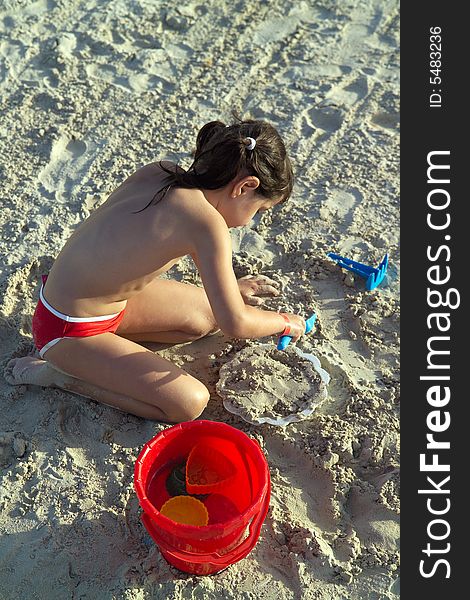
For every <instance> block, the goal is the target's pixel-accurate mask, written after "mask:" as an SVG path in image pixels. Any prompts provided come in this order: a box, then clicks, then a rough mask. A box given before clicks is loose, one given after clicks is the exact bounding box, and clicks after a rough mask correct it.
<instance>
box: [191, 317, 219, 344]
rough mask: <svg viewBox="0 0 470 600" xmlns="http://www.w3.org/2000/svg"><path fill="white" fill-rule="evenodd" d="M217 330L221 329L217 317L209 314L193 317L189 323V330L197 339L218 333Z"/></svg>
mask: <svg viewBox="0 0 470 600" xmlns="http://www.w3.org/2000/svg"><path fill="white" fill-rule="evenodd" d="M217 331H219V326H218V325H217V323H216V321H215V319H214V318H213V317H212V316H209V315H200V316H199V317H196V318H193V319H191V321H190V322H189V323H188V331H187V332H188V333H189V335H190V336H191V337H192V338H193V339H195V340H198V339H200V338H202V337H205V336H206V335H211V334H213V333H216V332H217Z"/></svg>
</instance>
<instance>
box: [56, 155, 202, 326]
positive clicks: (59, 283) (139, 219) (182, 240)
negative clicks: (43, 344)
mask: <svg viewBox="0 0 470 600" xmlns="http://www.w3.org/2000/svg"><path fill="white" fill-rule="evenodd" d="M165 162H166V163H167V164H166V165H165V166H168V164H169V163H168V162H167V161H165ZM170 164H171V163H170ZM165 175H166V173H165V172H163V170H162V169H161V168H160V167H159V165H158V163H151V164H149V165H146V166H144V167H142V168H141V169H139V170H138V171H136V172H135V173H133V174H132V175H131V176H130V177H128V178H127V179H126V180H125V181H124V183H122V184H121V185H120V186H119V187H118V188H117V189H116V190H115V191H114V192H113V193H112V194H111V195H110V196H109V197H108V199H107V200H106V201H105V202H104V203H103V204H102V205H101V206H100V207H99V208H98V209H97V210H96V211H95V212H94V213H93V214H92V215H90V217H88V218H87V219H86V220H85V221H84V222H83V223H82V224H81V225H80V226H79V227H78V229H77V230H76V231H75V232H74V233H73V235H72V236H71V237H70V238H69V240H68V241H67V243H66V244H65V246H64V247H63V249H62V250H61V252H60V254H59V255H58V256H57V258H56V260H55V262H54V265H53V267H52V269H51V271H50V273H49V277H48V280H47V284H46V287H45V294H46V296H47V299H48V301H49V302H50V303H51V304H52V305H53V306H54V307H55V308H56V309H57V310H59V311H61V312H63V313H65V314H69V315H74V316H77V317H81V316H83V317H88V316H99V315H106V314H111V313H117V312H119V311H121V310H122V309H123V308H125V306H126V301H127V300H128V299H129V298H131V297H132V296H134V295H135V294H137V293H139V292H140V291H142V289H143V288H144V287H145V286H146V285H147V284H149V283H150V282H151V281H153V280H154V279H155V278H156V277H157V276H158V275H160V274H161V273H163V272H165V271H166V270H168V269H169V268H170V267H171V266H172V265H173V264H174V263H175V262H176V261H177V260H178V259H179V258H181V257H182V256H184V255H186V254H188V253H190V251H191V243H190V241H189V240H188V236H187V235H186V229H187V225H188V218H190V216H189V215H187V214H186V215H184V217H185V218H183V219H182V217H183V214H182V213H184V212H185V206H184V204H185V203H184V202H181V201H180V202H178V199H179V198H181V192H182V190H178V189H170V190H169V192H168V193H167V195H166V197H165V200H164V201H163V202H160V203H159V205H158V206H156V207H151V208H150V209H147V210H145V211H143V212H137V213H136V211H138V210H140V209H141V208H143V207H144V206H146V204H147V203H148V201H149V199H150V198H152V196H153V195H154V193H155V191H156V190H158V189H159V188H160V187H161V185H162V180H163V178H164V176H165ZM183 194H184V195H185V196H186V197H187V196H188V195H189V194H191V195H192V196H194V202H196V203H197V199H198V196H201V198H200V200H201V202H204V199H203V197H202V193H201V192H200V191H199V190H184V192H183ZM204 204H206V205H207V202H204ZM133 213H136V214H133ZM182 223H183V224H184V225H186V226H184V230H185V231H184V232H183V231H182Z"/></svg>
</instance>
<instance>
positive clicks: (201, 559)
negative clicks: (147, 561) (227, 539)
mask: <svg viewBox="0 0 470 600" xmlns="http://www.w3.org/2000/svg"><path fill="white" fill-rule="evenodd" d="M269 497H270V494H269V491H268V493H267V495H266V498H265V502H264V506H263V508H262V509H261V510H260V512H259V514H258V515H257V516H255V517H254V518H253V519H252V521H251V523H250V534H249V535H248V537H247V538H246V539H245V540H243V542H242V543H241V544H240V545H239V546H238V547H237V548H235V549H234V550H236V551H237V553H236V555H235V556H233V555H231V557H230V564H233V563H236V562H238V561H239V560H241V559H242V558H245V556H247V554H249V553H250V552H251V551H252V550H253V548H254V547H255V546H256V542H257V541H258V537H259V534H260V532H261V526H262V525H263V521H264V519H265V517H266V514H267V512H268V507H269ZM142 521H143V522H144V525H145V526H146V528H147V531H149V533H150V535H151V536H152V538H153V539H154V541H155V542H156V544H157V545H158V546H160V542H159V540H158V536H157V535H155V534H156V531H155V528H154V527H153V526H152V520H151V518H150V517H149V516H148V515H147V514H146V513H142ZM162 546H163V547H164V549H165V552H168V553H169V554H172V555H173V556H174V557H175V558H179V559H180V560H184V561H188V560H190V561H191V562H193V563H208V562H210V563H212V564H214V565H218V566H221V567H227V566H228V565H227V556H228V555H229V554H231V553H232V552H233V550H232V551H230V553H227V554H224V555H223V556H221V555H220V554H217V553H216V552H214V553H209V554H200V553H197V554H195V553H193V552H186V551H184V552H182V551H181V550H180V549H179V548H176V547H175V546H172V545H171V544H169V543H168V542H167V541H166V540H165V541H164V542H163V543H162Z"/></svg>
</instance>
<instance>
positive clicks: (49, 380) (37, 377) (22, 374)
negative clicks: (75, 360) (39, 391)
mask: <svg viewBox="0 0 470 600" xmlns="http://www.w3.org/2000/svg"><path fill="white" fill-rule="evenodd" d="M57 375H58V373H57V371H56V370H55V369H53V368H51V367H50V366H49V365H48V363H47V361H45V360H41V359H40V358H36V357H34V356H23V357H21V358H13V359H12V360H10V361H9V362H8V363H7V365H6V367H5V371H4V376H5V379H6V380H7V381H8V383H10V384H11V385H29V384H31V385H41V386H43V387H51V386H54V385H55V384H56V376H57Z"/></svg>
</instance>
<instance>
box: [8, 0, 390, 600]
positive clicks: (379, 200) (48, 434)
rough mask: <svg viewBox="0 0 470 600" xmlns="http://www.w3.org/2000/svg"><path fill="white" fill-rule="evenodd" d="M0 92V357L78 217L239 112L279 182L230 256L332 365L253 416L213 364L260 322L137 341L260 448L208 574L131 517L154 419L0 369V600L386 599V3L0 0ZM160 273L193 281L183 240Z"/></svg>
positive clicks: (13, 350)
mask: <svg viewBox="0 0 470 600" xmlns="http://www.w3.org/2000/svg"><path fill="white" fill-rule="evenodd" d="M0 100H1V103H0V106H1V120H0V128H1V129H0V133H1V136H0V182H1V183H0V190H1V192H0V194H1V195H0V207H1V211H0V228H1V242H0V243H1V260H0V354H1V356H0V362H1V370H2V372H3V368H4V366H5V365H6V363H7V362H8V360H10V358H11V357H13V356H22V355H25V354H28V353H29V352H31V351H32V349H33V345H32V337H31V318H32V314H33V311H34V307H35V305H36V302H37V298H38V293H39V286H40V275H41V273H44V272H47V270H48V268H49V267H50V265H51V264H52V262H53V260H54V258H55V256H57V254H58V253H59V251H60V249H61V248H62V246H63V244H64V243H65V241H66V240H67V238H68V237H69V236H70V234H71V233H72V232H73V231H74V229H75V228H76V227H77V225H78V224H79V223H80V222H81V221H82V220H83V219H85V218H86V217H87V216H88V215H90V214H91V213H92V212H93V210H94V209H95V208H96V207H97V206H98V205H100V204H101V203H102V202H103V201H104V200H105V199H106V198H107V196H108V195H109V194H110V193H111V192H112V191H113V190H114V189H115V188H116V187H117V186H118V185H119V184H120V183H122V181H123V180H124V179H125V178H126V177H127V176H128V175H130V174H131V173H132V172H133V171H134V170H136V169H137V168H139V167H140V166H142V165H144V164H146V163H149V162H152V161H155V160H159V159H164V158H166V159H169V160H174V161H180V164H181V165H182V166H184V167H188V166H189V165H190V164H191V157H190V152H191V151H192V149H193V146H194V141H195V136H196V134H197V131H198V130H199V129H200V127H201V126H202V125H204V123H206V122H208V121H211V120H215V119H220V120H222V121H225V122H229V121H230V111H231V110H232V109H236V110H238V111H239V112H240V113H241V114H242V115H243V116H244V117H250V118H257V119H265V120H268V121H270V122H271V123H273V124H274V125H275V126H276V128H277V129H278V130H279V132H280V133H281V135H282V136H283V138H284V140H285V142H286V146H287V148H288V151H289V154H290V156H291V158H292V162H293V166H294V170H295V176H296V184H295V188H294V192H293V195H292V198H291V199H290V200H289V202H288V203H287V204H286V205H283V206H282V208H280V209H279V210H274V211H270V212H268V213H264V214H263V215H259V216H257V217H256V218H255V219H254V220H253V222H252V223H251V224H250V225H248V226H246V227H244V228H242V229H239V230H233V247H234V268H235V272H236V274H237V275H238V276H242V275H246V274H250V273H262V274H265V275H268V276H269V277H272V278H273V279H276V280H277V281H279V282H280V283H281V284H282V287H283V294H282V296H279V297H277V298H274V299H270V300H269V301H267V302H266V307H269V308H272V309H274V310H278V309H279V310H285V311H291V312H297V313H299V314H302V315H305V316H306V317H307V316H309V315H310V314H311V313H312V312H316V313H317V316H318V319H317V323H316V326H315V330H314V332H313V333H311V334H308V335H305V336H304V337H303V338H301V340H300V341H299V343H298V346H299V348H300V349H301V350H303V351H304V352H309V353H313V354H315V355H316V356H317V357H318V358H319V360H320V362H321V365H322V367H323V368H324V369H325V370H326V371H327V372H328V373H329V375H330V377H331V381H330V383H329V386H328V398H327V399H326V400H325V401H324V402H323V403H322V404H321V405H320V406H319V407H318V408H317V409H316V410H315V412H314V413H313V414H312V415H310V416H309V417H308V418H307V419H306V420H304V421H301V422H297V423H291V424H289V425H287V426H285V427H276V426H273V425H268V424H263V425H258V426H257V425H251V424H249V423H247V422H245V421H243V420H242V419H241V418H240V417H238V416H237V415H234V414H231V413H229V412H227V411H226V410H225V408H224V406H223V403H222V399H221V398H220V396H219V395H218V394H217V392H216V384H217V381H218V379H219V369H220V367H221V366H222V365H223V364H225V363H226V361H228V360H231V359H232V358H233V356H234V355H235V354H236V353H237V352H239V351H240V350H242V348H244V347H245V346H247V345H248V346H249V345H255V344H258V343H273V344H274V343H275V340H274V339H263V340H251V341H249V342H248V343H247V342H245V341H239V340H230V339H228V338H225V337H224V336H223V335H222V334H217V335H214V336H211V337H208V338H205V339H203V340H200V341H197V342H194V343H192V344H182V345H177V346H173V347H162V346H158V345H156V344H154V345H153V346H152V345H149V347H150V348H152V350H155V351H156V352H160V353H162V355H163V356H165V357H166V358H170V359H171V360H173V361H174V362H175V363H176V364H178V365H180V366H182V367H183V368H185V369H186V370H187V371H188V372H189V373H191V374H192V375H194V376H196V377H198V378H199V379H200V380H201V381H203V382H204V383H205V384H206V385H207V386H208V387H209V389H210V390H211V400H210V402H209V404H208V406H207V408H206V410H205V411H204V412H203V414H202V415H201V417H200V418H203V419H209V420H214V421H223V422H225V423H228V424H229V425H232V426H233V427H236V428H238V429H241V430H242V431H244V432H245V433H247V434H248V435H249V436H251V437H253V438H255V439H256V440H258V442H259V443H260V444H261V447H262V449H263V451H264V453H265V456H266V458H267V460H268V463H269V466H270V472H271V478H272V497H271V504H270V509H269V512H268V515H267V518H266V520H265V523H264V525H263V528H262V530H261V535H260V538H259V541H258V543H257V545H256V547H255V549H254V550H253V551H252V553H251V554H250V555H249V556H248V557H247V558H245V559H243V560H242V561H240V562H239V563H237V564H235V565H233V566H231V567H230V568H229V569H227V570H226V571H224V572H222V573H220V574H217V575H214V576H207V577H196V576H193V575H189V574H185V573H182V572H180V571H178V570H177V569H175V568H173V567H171V566H170V565H169V564H167V563H166V561H165V560H164V559H163V558H162V556H161V555H160V552H159V550H158V548H157V547H156V546H155V544H154V542H153V541H152V539H151V538H150V536H149V535H148V534H147V532H146V530H145V529H144V527H143V525H142V523H141V521H140V514H141V509H140V507H139V503H138V499H137V496H136V494H135V491H134V488H133V469H134V463H135V460H136V458H137V456H138V454H139V452H140V450H141V448H142V447H143V445H144V444H145V443H146V442H147V441H148V440H149V439H151V438H152V437H153V436H154V435H156V433H158V432H159V431H162V430H164V429H165V428H166V427H167V425H163V424H159V423H155V422H151V421H146V420H143V419H140V418H137V417H134V416H131V415H126V414H123V413H121V412H119V411H117V410H114V409H112V408H111V407H107V406H105V405H102V404H98V403H96V402H93V401H90V400H86V399H84V398H81V397H79V396H76V395H73V394H70V393H66V392H64V391H61V390H58V389H47V388H39V387H34V386H16V387H15V386H11V385H9V384H8V383H7V382H6V381H5V380H4V379H3V377H0V402H1V411H0V599H1V600H33V599H34V600H65V599H69V598H70V599H77V600H78V599H79V598H88V599H96V600H108V599H109V600H111V599H132V600H140V599H142V600H143V599H155V598H158V599H160V598H161V599H167V598H172V599H173V598H174V599H177V600H180V599H185V598H203V599H204V600H213V599H214V600H215V599H224V600H235V599H236V600H240V599H245V600H248V599H258V598H260V599H261V598H262V599H263V600H266V599H273V600H291V599H295V600H297V599H306V600H397V599H398V597H399V579H398V569H399V362H398V358H399V264H400V261H399V229H398V228H399V5H398V2H396V1H395V0H382V1H378V0H345V1H344V2H343V1H342V2H339V1H335V0H318V1H317V0H311V1H308V2H307V1H301V2H294V1H293V0H287V1H286V2H281V1H280V0H262V1H258V2H256V1H255V2H248V1H247V0H240V1H239V2H237V3H231V2H225V1H224V0H215V1H214V2H209V3H203V2H187V3H177V4H176V5H175V4H173V3H171V2H169V1H168V0H161V1H159V0H109V1H107V2H105V1H103V0H89V1H86V2H85V1H84V0H69V1H65V0H36V1H33V0H29V1H28V0H3V1H2V2H1V3H0ZM330 251H332V252H337V253H339V254H342V255H345V256H348V257H349V258H352V259H355V260H358V261H361V262H364V263H367V264H369V265H372V266H376V265H378V264H379V262H380V261H381V259H382V258H383V256H384V254H385V253H386V252H388V254H389V259H390V266H389V269H388V273H387V277H386V279H385V280H384V282H383V283H382V284H381V285H380V286H379V287H378V288H376V289H375V290H373V291H366V289H365V284H364V280H363V279H362V278H360V277H358V276H354V275H352V274H350V273H348V272H346V271H344V270H342V269H340V268H339V267H338V266H337V265H336V264H335V263H334V262H333V261H332V260H331V259H329V258H328V257H327V253H328V252H330ZM168 276H169V277H173V278H176V279H178V280H180V281H189V282H195V283H198V284H201V282H200V279H199V276H198V274H197V272H196V271H195V269H194V266H193V263H192V261H191V260H190V259H183V261H182V262H181V263H179V264H178V265H177V266H175V267H173V269H172V270H171V271H170V272H169V273H168ZM156 310H158V307H156ZM257 381H258V384H259V385H261V386H262V383H263V382H262V373H260V374H258V377H257ZM286 383H287V385H289V382H286V381H285V380H283V385H286ZM270 385H271V386H272V381H270ZM291 385H292V386H294V385H295V382H292V384H291ZM292 389H293V388H292Z"/></svg>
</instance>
